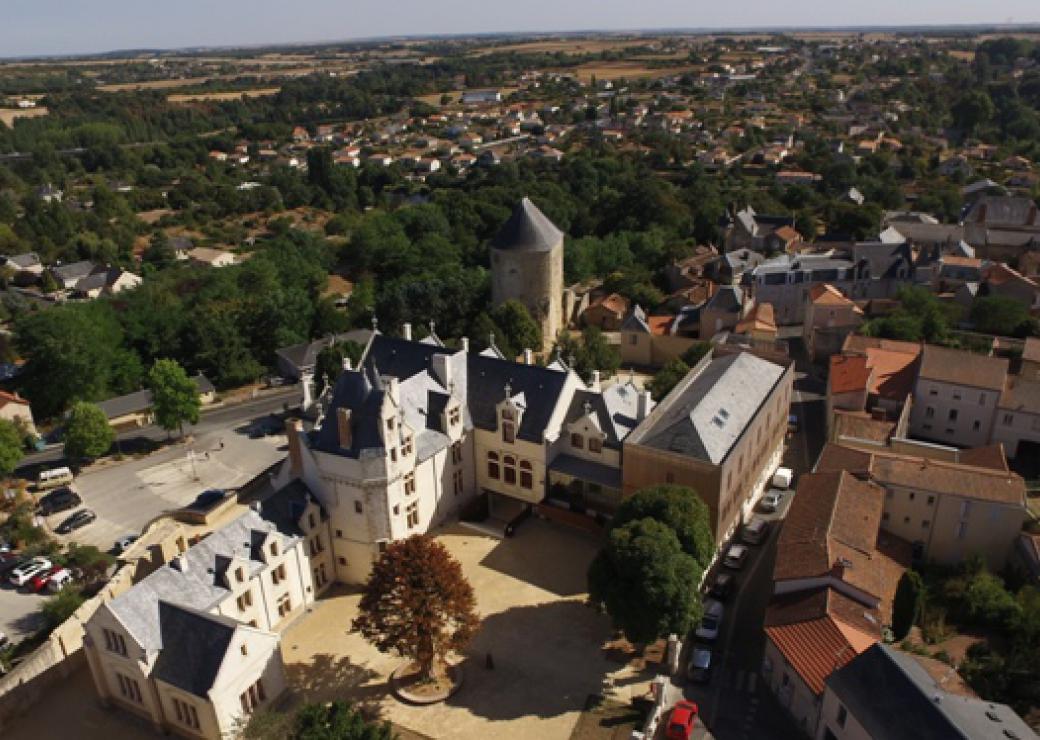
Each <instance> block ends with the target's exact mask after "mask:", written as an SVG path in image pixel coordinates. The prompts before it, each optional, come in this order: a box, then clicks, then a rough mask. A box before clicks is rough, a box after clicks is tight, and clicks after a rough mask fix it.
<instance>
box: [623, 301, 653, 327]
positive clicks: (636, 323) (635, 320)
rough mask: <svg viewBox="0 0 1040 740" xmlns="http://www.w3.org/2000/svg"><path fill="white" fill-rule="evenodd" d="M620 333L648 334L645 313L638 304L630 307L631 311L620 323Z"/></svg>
mask: <svg viewBox="0 0 1040 740" xmlns="http://www.w3.org/2000/svg"><path fill="white" fill-rule="evenodd" d="M621 331H634V332H639V333H641V334H649V333H650V327H649V326H648V325H647V323H646V312H645V311H644V310H643V308H642V306H640V305H639V304H638V303H637V304H635V305H634V306H632V310H631V311H630V312H629V314H628V316H627V317H626V318H625V320H624V321H623V322H622V324H621Z"/></svg>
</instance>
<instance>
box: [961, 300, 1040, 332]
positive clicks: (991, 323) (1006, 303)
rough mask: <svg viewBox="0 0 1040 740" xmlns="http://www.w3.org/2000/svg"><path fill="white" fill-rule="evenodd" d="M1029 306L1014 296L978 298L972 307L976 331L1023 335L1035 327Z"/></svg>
mask: <svg viewBox="0 0 1040 740" xmlns="http://www.w3.org/2000/svg"><path fill="white" fill-rule="evenodd" d="M1031 319H1032V317H1031V316H1030V315H1029V309H1028V307H1027V306H1026V305H1025V304H1024V303H1022V302H1020V301H1016V300H1015V299H1014V298H1005V297H1004V296H985V297H981V298H976V299H975V302H974V303H973V304H972V307H971V321H972V324H974V326H975V331H980V332H982V333H984V334H998V335H1000V336H1005V337H1010V336H1021V335H1025V334H1028V333H1029V332H1030V330H1031V329H1033V328H1034V322H1033V321H1032V320H1031Z"/></svg>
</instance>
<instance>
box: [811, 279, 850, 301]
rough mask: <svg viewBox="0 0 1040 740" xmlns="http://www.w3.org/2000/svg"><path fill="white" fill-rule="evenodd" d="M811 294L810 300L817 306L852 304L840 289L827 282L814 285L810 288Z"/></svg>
mask: <svg viewBox="0 0 1040 740" xmlns="http://www.w3.org/2000/svg"><path fill="white" fill-rule="evenodd" d="M809 295H810V296H812V302H813V303H814V304H816V305H817V306H854V305H856V304H855V302H854V301H851V300H849V299H848V298H846V297H845V296H844V295H843V294H842V292H841V291H840V290H838V289H837V288H835V287H834V286H833V285H828V284H827V283H820V284H819V285H814V286H813V288H812V290H811V291H810V292H809Z"/></svg>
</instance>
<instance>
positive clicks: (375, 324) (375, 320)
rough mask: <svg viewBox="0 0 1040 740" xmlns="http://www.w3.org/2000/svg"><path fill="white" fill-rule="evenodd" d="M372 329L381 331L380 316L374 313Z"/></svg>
mask: <svg viewBox="0 0 1040 740" xmlns="http://www.w3.org/2000/svg"><path fill="white" fill-rule="evenodd" d="M372 331H379V317H378V316H376V315H375V314H372Z"/></svg>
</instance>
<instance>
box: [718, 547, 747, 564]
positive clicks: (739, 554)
mask: <svg viewBox="0 0 1040 740" xmlns="http://www.w3.org/2000/svg"><path fill="white" fill-rule="evenodd" d="M747 558H748V549H747V547H746V546H744V545H730V546H729V549H728V550H726V556H725V557H724V558H723V559H722V564H723V565H725V566H726V567H727V568H732V569H733V570H740V569H741V568H743V567H744V563H745V562H747Z"/></svg>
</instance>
